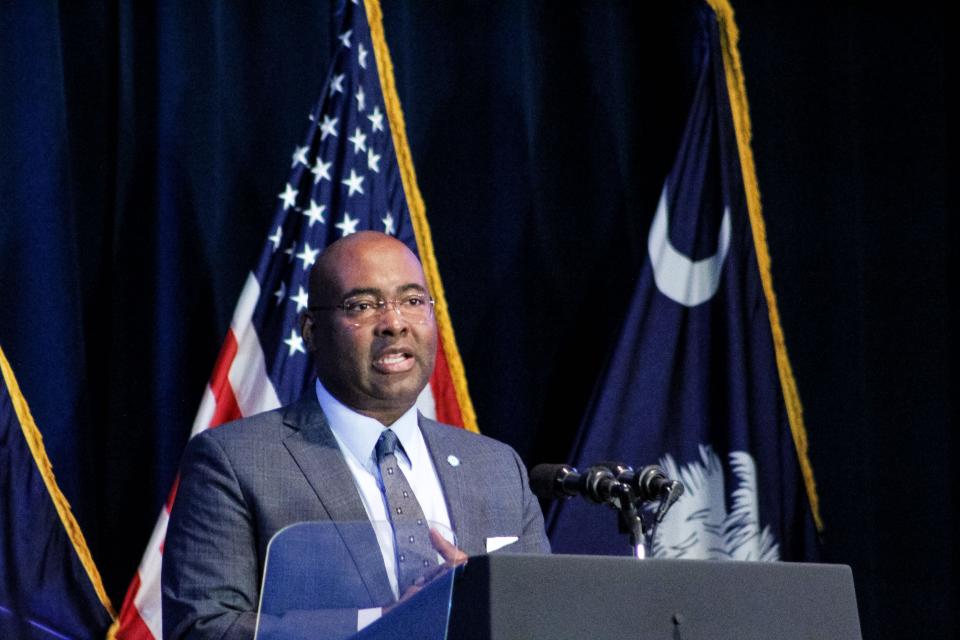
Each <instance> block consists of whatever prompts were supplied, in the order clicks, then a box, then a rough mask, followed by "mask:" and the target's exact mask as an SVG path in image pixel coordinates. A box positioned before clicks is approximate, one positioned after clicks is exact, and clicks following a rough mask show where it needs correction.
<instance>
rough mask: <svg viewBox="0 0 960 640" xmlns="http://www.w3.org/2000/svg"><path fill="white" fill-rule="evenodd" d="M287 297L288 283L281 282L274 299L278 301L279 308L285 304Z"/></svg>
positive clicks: (274, 293)
mask: <svg viewBox="0 0 960 640" xmlns="http://www.w3.org/2000/svg"><path fill="white" fill-rule="evenodd" d="M286 296H287V283H286V282H282V281H281V282H280V288H279V289H277V290H276V291H274V292H273V297H274V298H276V299H277V306H278V307H279V306H280V303H281V302H283V299H284V298H285V297H286Z"/></svg>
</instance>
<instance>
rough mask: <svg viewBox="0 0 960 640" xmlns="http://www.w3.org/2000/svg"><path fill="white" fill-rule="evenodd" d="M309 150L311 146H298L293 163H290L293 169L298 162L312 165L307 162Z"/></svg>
mask: <svg viewBox="0 0 960 640" xmlns="http://www.w3.org/2000/svg"><path fill="white" fill-rule="evenodd" d="M309 150H310V147H297V148H296V149H295V150H294V152H293V158H292V159H293V164H291V165H290V168H291V169H293V168H294V167H295V166H297V164H298V163H299V164H302V165H303V166H305V167H308V166H310V164H309V163H308V162H307V151H309Z"/></svg>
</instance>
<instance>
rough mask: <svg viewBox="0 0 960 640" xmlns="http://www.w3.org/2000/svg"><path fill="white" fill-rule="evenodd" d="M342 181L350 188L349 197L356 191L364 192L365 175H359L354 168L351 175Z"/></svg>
mask: <svg viewBox="0 0 960 640" xmlns="http://www.w3.org/2000/svg"><path fill="white" fill-rule="evenodd" d="M341 182H343V184H345V185H347V187H348V188H349V189H350V191H349V192H348V193H347V197H348V198H349V197H351V196H352V195H353V194H355V193H359V194H361V195H362V194H363V176H358V175H357V172H356V171H354V170H353V169H350V177H349V178H347V179H346V180H341Z"/></svg>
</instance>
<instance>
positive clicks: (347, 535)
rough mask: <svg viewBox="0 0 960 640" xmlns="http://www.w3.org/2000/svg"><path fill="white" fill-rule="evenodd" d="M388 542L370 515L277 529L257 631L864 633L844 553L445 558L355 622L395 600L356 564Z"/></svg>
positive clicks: (427, 638)
mask: <svg viewBox="0 0 960 640" xmlns="http://www.w3.org/2000/svg"><path fill="white" fill-rule="evenodd" d="M318 550H322V552H318ZM379 553H380V552H379V548H378V547H377V546H376V540H375V539H373V530H372V529H371V528H370V525H369V523H355V526H352V527H347V526H346V525H344V524H343V523H339V524H336V525H333V526H331V525H330V524H325V525H321V524H314V523H309V524H307V523H304V524H301V525H297V526H296V527H292V528H291V529H290V530H289V531H287V532H286V535H285V536H284V538H283V539H280V540H279V541H278V539H277V538H275V540H274V542H272V543H271V550H270V553H269V554H268V560H267V567H266V571H265V576H264V586H263V592H262V597H261V607H260V621H259V623H258V636H257V637H258V640H291V639H293V638H298V639H299V638H304V639H305V638H336V639H339V638H348V637H352V638H353V639H354V640H400V639H403V640H409V639H414V638H416V639H417V640H445V639H447V638H449V639H452V640H538V639H541V638H543V639H550V640H555V639H558V638H560V639H563V638H590V639H591V640H592V639H594V638H596V639H601V640H602V639H606V638H609V639H610V640H621V639H624V638H631V639H638V640H701V639H703V640H705V639H710V640H725V639H730V640H734V639H735V640H751V639H757V640H759V639H768V638H776V639H777V640H794V639H795V640H801V639H802V640H809V639H814V638H824V639H829V640H861V634H860V622H859V618H858V616H857V607H856V597H855V595H854V588H853V576H852V573H851V571H850V568H849V567H847V566H844V565H825V564H807V563H788V562H735V561H716V560H659V559H648V560H636V559H634V558H630V557H608V556H602V557H601V556H572V555H526V554H510V553H501V552H496V553H494V554H491V555H486V556H478V557H473V558H470V560H469V561H468V562H467V563H466V564H465V565H463V566H460V567H457V568H456V569H455V570H453V571H446V572H445V573H443V574H442V575H440V576H439V577H437V578H435V579H434V580H433V581H432V582H431V583H429V584H428V585H426V586H425V587H424V588H423V589H422V590H421V591H420V592H419V593H417V594H416V595H415V596H413V597H412V598H410V599H408V600H406V601H404V602H402V603H400V604H397V605H396V606H394V607H393V608H392V610H391V611H390V612H389V613H387V614H386V615H384V616H383V617H381V618H380V619H379V620H376V621H375V622H373V623H372V624H370V625H369V626H367V627H365V628H364V629H363V630H362V631H360V632H359V633H356V629H357V621H358V611H359V610H363V609H368V608H371V607H373V608H375V607H381V606H384V605H387V604H390V601H391V600H392V596H391V595H390V593H389V589H387V591H386V595H384V594H383V593H378V592H376V591H375V590H374V591H371V588H370V587H371V585H372V584H375V583H374V582H371V580H370V579H369V576H367V575H366V573H365V572H361V571H359V569H360V568H361V567H362V566H365V567H366V569H365V570H364V571H367V570H369V569H371V568H377V569H378V570H379V571H382V567H383V565H382V558H381V556H380V555H379ZM384 578H385V574H384ZM383 582H385V580H384V581H383Z"/></svg>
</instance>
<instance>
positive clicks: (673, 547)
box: [548, 7, 817, 560]
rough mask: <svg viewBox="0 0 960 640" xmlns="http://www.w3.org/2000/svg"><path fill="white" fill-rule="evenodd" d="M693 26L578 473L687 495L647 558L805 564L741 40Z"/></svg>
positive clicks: (597, 539)
mask: <svg viewBox="0 0 960 640" xmlns="http://www.w3.org/2000/svg"><path fill="white" fill-rule="evenodd" d="M701 26H702V28H701V29H700V31H699V34H700V35H699V37H700V41H699V42H698V43H696V44H697V47H696V49H695V50H696V51H697V52H698V55H699V59H700V64H699V72H698V79H697V85H696V87H695V92H694V97H693V101H692V104H691V107H690V112H689V115H688V118H687V122H686V126H685V129H684V133H683V137H682V140H681V143H680V148H679V150H678V152H677V155H676V160H675V161H674V164H673V167H672V169H671V171H670V173H669V175H668V176H667V178H666V181H665V184H664V186H663V191H662V194H661V196H660V201H659V205H658V207H657V210H656V214H655V216H654V219H653V222H652V223H651V226H650V230H649V235H648V241H647V249H648V256H647V259H646V260H645V262H644V265H643V267H642V270H641V273H640V274H639V278H638V280H637V285H636V290H635V292H634V294H633V297H632V299H631V300H630V307H629V310H628V313H627V316H626V319H625V321H624V325H623V328H622V329H621V332H620V336H619V338H618V341H617V344H616V347H615V350H614V351H613V354H612V356H611V358H610V360H609V362H608V364H607V368H606V370H605V372H604V373H603V376H602V378H601V380H600V382H599V385H598V388H597V391H596V392H595V394H594V398H593V400H592V402H591V406H590V408H589V410H588V413H587V415H586V416H585V419H584V422H583V424H582V425H581V428H580V432H579V433H578V436H577V439H576V442H575V444H574V449H573V453H572V456H571V458H572V463H573V464H574V465H575V466H577V467H579V468H584V467H588V466H590V465H592V464H594V463H597V462H601V461H622V462H625V463H627V464H633V465H634V466H638V465H646V464H659V465H661V466H662V467H663V468H664V469H665V470H666V472H667V474H668V475H669V476H670V477H672V478H676V479H679V480H681V481H682V482H683V484H684V485H685V486H686V492H685V494H684V495H683V496H682V497H681V498H680V500H679V501H678V502H677V503H676V504H675V505H674V506H673V508H672V510H671V511H670V512H669V514H668V515H667V517H666V519H665V520H664V522H663V523H662V524H661V525H660V526H659V527H658V528H657V529H656V532H655V534H654V536H653V540H652V543H651V545H650V546H651V552H652V555H654V556H658V557H673V558H726V559H737V560H777V559H785V560H800V559H814V558H815V557H816V550H817V542H816V527H815V522H816V521H817V518H816V516H815V513H816V506H815V505H816V494H815V492H814V489H813V478H812V473H811V471H810V468H809V464H808V463H807V461H806V451H805V447H806V439H805V434H804V432H803V424H802V418H801V416H800V411H799V401H798V400H797V398H796V392H795V387H794V385H793V379H792V374H791V372H790V369H789V362H788V361H787V358H786V351H785V347H784V346H783V343H782V333H780V329H779V320H778V316H777V315H776V305H775V299H774V297H773V292H772V285H771V284H770V279H769V258H768V256H767V253H766V245H765V239H764V233H763V223H762V219H761V218H760V212H759V196H758V194H756V189H755V186H751V185H755V178H754V177H753V175H752V172H753V170H752V166H753V165H752V158H751V157H750V155H749V154H750V151H749V140H748V135H749V134H748V133H746V132H747V131H748V130H749V123H748V120H747V117H746V101H745V98H744V97H743V95H742V78H741V76H740V74H739V64H738V62H739V56H738V54H737V52H736V49H735V38H736V35H735V27H734V26H733V23H732V15H728V14H727V15H722V16H721V19H720V21H719V23H718V19H717V17H716V16H715V15H714V13H713V12H712V11H710V10H708V9H707V8H706V7H704V9H703V11H702V15H701ZM721 27H725V30H724V29H721ZM730 74H732V75H730ZM728 76H729V77H731V78H732V79H733V81H732V82H728ZM728 87H730V88H732V90H734V91H735V93H734V94H733V95H731V93H730V91H731V89H730V88H728ZM738 127H740V129H739V130H738ZM738 134H740V135H739V136H738ZM744 159H746V162H744ZM745 173H746V174H747V175H748V177H749V179H748V180H746V181H745V180H744V174H745ZM745 184H747V185H748V186H745ZM751 189H752V190H753V193H751ZM548 531H549V534H550V539H551V542H552V544H553V548H554V550H555V551H557V552H561V553H602V554H611V555H618V554H627V553H628V552H629V548H628V541H627V538H626V536H623V535H620V534H619V533H618V531H617V519H616V515H615V514H614V513H612V512H610V511H608V510H607V509H606V508H601V507H599V506H596V505H591V504H589V503H587V502H586V501H583V500H578V501H567V502H563V503H556V504H554V505H553V509H552V510H551V512H550V513H549V516H548Z"/></svg>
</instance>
